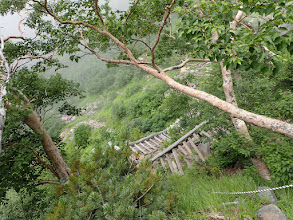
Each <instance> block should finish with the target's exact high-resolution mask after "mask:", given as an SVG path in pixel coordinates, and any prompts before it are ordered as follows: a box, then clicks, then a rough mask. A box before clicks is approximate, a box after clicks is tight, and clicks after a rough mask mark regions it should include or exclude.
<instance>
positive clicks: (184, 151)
mask: <svg viewBox="0 0 293 220" xmlns="http://www.w3.org/2000/svg"><path fill="white" fill-rule="evenodd" d="M178 150H180V151H181V152H182V153H183V154H184V155H186V156H187V155H188V153H187V151H186V150H185V149H184V148H183V146H182V145H179V146H178Z"/></svg>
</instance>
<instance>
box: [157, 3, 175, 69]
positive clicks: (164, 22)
mask: <svg viewBox="0 0 293 220" xmlns="http://www.w3.org/2000/svg"><path fill="white" fill-rule="evenodd" d="M175 2H176V0H173V1H172V3H171V4H170V5H169V6H166V8H165V14H164V16H163V21H162V24H161V26H160V28H159V30H158V33H157V38H156V41H155V43H154V45H153V46H152V48H151V55H152V64H153V66H154V67H155V68H156V70H157V71H158V72H161V71H162V69H161V68H159V67H158V66H157V65H156V64H155V59H156V57H155V49H156V47H157V45H158V43H159V41H160V37H161V34H162V31H163V29H164V27H165V25H166V23H167V19H168V18H169V15H170V13H171V9H172V7H173V6H174V4H175Z"/></svg>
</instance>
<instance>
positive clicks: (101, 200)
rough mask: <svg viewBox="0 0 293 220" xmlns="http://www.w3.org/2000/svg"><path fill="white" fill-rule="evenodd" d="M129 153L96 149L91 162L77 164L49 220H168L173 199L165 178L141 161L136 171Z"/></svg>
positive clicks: (58, 189)
mask: <svg viewBox="0 0 293 220" xmlns="http://www.w3.org/2000/svg"><path fill="white" fill-rule="evenodd" d="M130 153H131V152H130V150H129V149H128V150H127V149H124V148H123V149H121V150H118V151H116V150H114V148H108V149H107V150H105V151H103V150H102V149H101V148H97V149H96V153H95V155H94V159H93V161H91V162H87V163H80V162H76V163H75V165H74V167H73V168H72V172H73V174H74V175H73V176H72V177H71V178H70V181H69V183H68V184H67V185H63V186H60V187H58V188H57V189H56V192H57V194H58V195H60V197H59V200H58V201H57V202H56V205H55V206H54V208H53V209H52V210H51V213H50V214H49V215H48V216H47V218H48V219H63V218H64V219H140V218H141V219H158V218H157V217H161V218H160V219H167V215H169V213H172V211H173V204H174V203H173V201H174V199H175V198H176V197H175V195H174V194H173V193H171V192H168V191H166V189H165V188H164V182H163V180H164V179H165V178H164V176H163V175H162V174H161V173H159V172H157V171H155V172H154V171H153V170H152V167H151V164H150V163H149V162H148V161H144V162H143V163H141V164H140V167H139V168H138V169H137V168H136V167H135V164H132V163H130V161H129V159H128V158H129V156H130Z"/></svg>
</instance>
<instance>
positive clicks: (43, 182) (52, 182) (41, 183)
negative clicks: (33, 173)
mask: <svg viewBox="0 0 293 220" xmlns="http://www.w3.org/2000/svg"><path fill="white" fill-rule="evenodd" d="M45 184H53V185H61V184H60V183H59V182H55V181H50V180H47V181H42V182H39V183H37V184H36V186H40V185H45Z"/></svg>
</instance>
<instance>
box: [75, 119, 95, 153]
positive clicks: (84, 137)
mask: <svg viewBox="0 0 293 220" xmlns="http://www.w3.org/2000/svg"><path fill="white" fill-rule="evenodd" d="M90 135H91V127H90V126H89V125H85V124H81V125H79V126H78V127H77V128H76V129H75V130H74V140H75V143H76V144H77V145H78V146H79V147H81V148H85V147H86V146H87V145H88V141H89V137H90Z"/></svg>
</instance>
